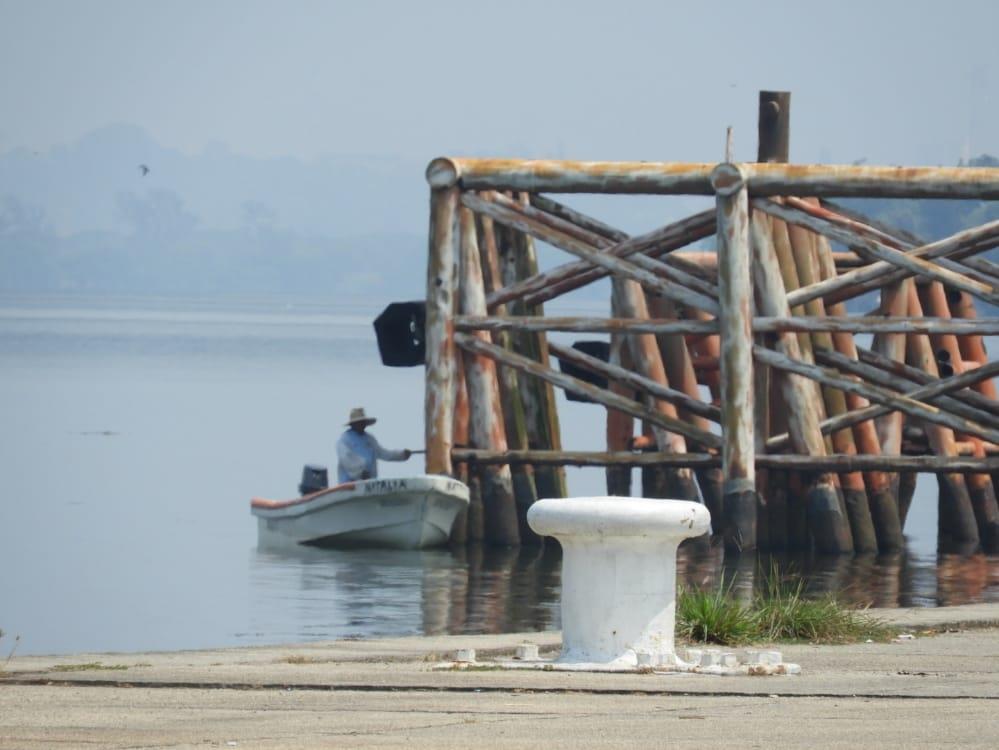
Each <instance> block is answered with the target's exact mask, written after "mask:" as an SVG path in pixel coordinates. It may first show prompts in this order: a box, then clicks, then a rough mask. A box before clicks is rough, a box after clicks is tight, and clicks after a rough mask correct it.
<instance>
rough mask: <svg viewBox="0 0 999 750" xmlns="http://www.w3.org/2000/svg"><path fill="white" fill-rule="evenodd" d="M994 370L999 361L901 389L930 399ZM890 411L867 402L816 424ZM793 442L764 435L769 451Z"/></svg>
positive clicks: (846, 423) (840, 423) (845, 423)
mask: <svg viewBox="0 0 999 750" xmlns="http://www.w3.org/2000/svg"><path fill="white" fill-rule="evenodd" d="M996 374H999V362H991V363H989V364H988V365H985V366H983V367H980V368H978V369H975V370H969V371H968V372H965V373H961V374H960V375H952V376H951V377H949V378H940V379H936V378H933V379H932V382H931V383H929V384H928V385H924V386H919V387H918V388H913V389H911V390H908V391H905V393H904V395H905V396H906V397H907V398H909V399H913V400H917V401H930V400H932V399H933V398H934V397H936V396H939V395H940V394H944V393H950V392H952V391H957V390H959V389H961V388H967V387H968V386H970V385H972V384H973V383H975V382H977V381H979V380H982V379H984V378H990V377H993V376H994V375H996ZM891 411H895V409H894V408H893V407H891V406H884V405H873V406H868V407H866V408H863V409H857V410H854V411H850V412H847V413H846V414H841V415H839V416H837V417H832V418H830V419H826V420H824V421H823V422H822V424H821V425H820V429H821V430H822V432H823V433H829V432H832V431H833V430H841V429H843V428H844V427H850V426H852V425H854V424H857V423H858V422H862V421H864V420H867V419H875V418H877V417H879V416H881V415H883V414H888V413H889V412H891ZM901 433H902V430H901V429H900V430H899V445H900V446H901V439H902V434H901ZM793 445H794V442H793V440H792V438H791V436H790V435H789V434H787V433H784V434H780V435H774V436H773V437H771V438H768V439H767V450H768V451H770V452H776V451H782V450H785V449H787V448H788V446H793ZM882 454H883V455H888V454H887V453H886V451H884V449H882Z"/></svg>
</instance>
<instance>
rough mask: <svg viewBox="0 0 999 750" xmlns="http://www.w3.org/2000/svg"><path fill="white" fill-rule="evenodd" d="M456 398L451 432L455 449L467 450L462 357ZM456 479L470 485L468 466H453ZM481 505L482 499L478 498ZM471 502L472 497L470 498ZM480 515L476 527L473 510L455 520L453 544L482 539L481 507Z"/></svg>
mask: <svg viewBox="0 0 999 750" xmlns="http://www.w3.org/2000/svg"><path fill="white" fill-rule="evenodd" d="M454 365H455V396H454V423H453V424H454V428H453V429H452V431H451V435H452V436H453V440H454V445H455V447H459V448H465V447H467V446H468V388H467V387H466V386H465V368H464V367H463V366H462V364H461V357H455V362H454ZM452 468H453V471H454V476H455V478H456V479H458V480H460V481H462V482H464V483H465V484H468V480H469V477H468V466H467V464H458V465H456V466H453V467H452ZM478 499H479V501H480V503H481V498H478ZM469 500H471V497H470V498H469ZM477 510H478V513H477V514H475V516H474V521H475V522H476V523H475V524H474V525H473V524H470V521H471V520H473V514H472V513H471V508H465V509H464V510H462V511H461V512H460V513H459V514H458V517H457V518H455V520H454V526H452V527H451V544H452V545H455V546H460V545H463V544H466V543H467V542H468V541H469V540H470V539H473V540H475V541H480V540H481V539H482V513H481V510H482V508H481V505H480V506H479V507H478V508H477Z"/></svg>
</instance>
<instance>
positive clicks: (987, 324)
mask: <svg viewBox="0 0 999 750" xmlns="http://www.w3.org/2000/svg"><path fill="white" fill-rule="evenodd" d="M455 329H456V330H459V331H513V330H523V331H568V332H572V333H655V334H686V335H692V336H700V335H712V334H716V333H718V324H717V322H716V321H714V320H674V319H656V318H642V319H638V318H590V317H544V316H509V315H507V316H504V315H493V316H488V317H474V316H468V315H460V316H458V317H456V318H455ZM783 331H791V332H803V333H922V334H956V335H978V336H997V335H999V319H997V318H978V319H974V320H971V319H966V318H886V317H884V316H883V315H846V316H840V317H836V316H828V317H822V318H809V317H792V318H766V317H761V318H753V332H754V333H779V332H783Z"/></svg>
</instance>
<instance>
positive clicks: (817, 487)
mask: <svg viewBox="0 0 999 750" xmlns="http://www.w3.org/2000/svg"><path fill="white" fill-rule="evenodd" d="M806 503H807V506H806V507H807V513H808V528H809V530H810V531H811V532H812V539H813V540H814V542H815V551H816V552H818V553H820V554H830V555H839V554H844V553H847V552H852V551H853V539H852V537H851V536H850V525H849V523H848V521H847V519H846V516H845V514H844V513H843V500H842V498H841V497H840V495H839V490H837V488H836V487H835V486H833V484H832V483H831V482H821V481H820V482H815V483H814V484H812V486H811V487H809V488H808V495H807V500H806Z"/></svg>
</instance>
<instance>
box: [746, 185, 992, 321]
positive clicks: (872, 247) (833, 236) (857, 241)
mask: <svg viewBox="0 0 999 750" xmlns="http://www.w3.org/2000/svg"><path fill="white" fill-rule="evenodd" d="M753 208H754V209H758V210H760V211H764V212H766V213H768V214H771V215H773V216H777V217H779V218H781V219H783V220H784V221H786V222H788V223H791V224H794V225H796V226H801V227H805V228H807V229H810V230H812V231H813V232H818V233H819V234H822V235H823V236H825V237H828V238H829V239H830V240H833V241H835V242H841V243H843V244H844V245H846V246H847V247H849V248H851V249H852V250H854V251H856V252H858V253H862V254H868V255H870V256H872V257H874V258H877V259H878V261H879V262H882V263H885V264H887V265H888V267H889V268H895V269H898V270H901V271H902V272H903V273H905V274H906V275H918V276H922V277H924V278H927V279H930V280H935V281H940V282H942V283H945V284H948V285H950V286H953V287H954V288H956V289H961V290H963V291H966V292H968V293H969V294H973V295H975V296H976V297H979V298H981V299H983V300H985V301H986V302H990V303H991V304H999V293H997V292H996V290H995V289H994V288H993V287H992V286H991V285H988V284H982V283H981V282H978V281H975V280H974V279H970V278H968V277H967V276H966V275H964V274H962V273H959V272H957V271H953V270H951V269H949V268H945V267H943V265H942V264H941V262H940V261H941V260H942V259H943V258H944V256H942V255H941V256H938V257H937V262H936V263H931V262H930V261H928V260H924V259H923V258H922V257H920V255H919V254H917V253H916V251H913V252H911V253H905V252H902V251H900V250H897V249H895V248H894V247H890V246H889V245H886V244H883V243H881V242H876V241H874V240H870V239H867V238H866V237H862V236H859V235H857V234H854V233H853V232H851V231H848V230H845V229H842V228H841V227H839V226H837V225H836V224H833V223H831V222H829V221H828V220H826V219H820V218H817V217H815V216H812V215H810V214H808V213H806V212H804V211H802V210H801V209H798V208H792V207H790V206H786V205H782V204H780V203H777V202H775V201H769V200H761V199H757V200H754V201H753ZM875 266H877V264H876V263H875V264H872V265H871V266H868V268H874V267H875ZM841 278H842V277H838V278H836V279H830V280H829V281H827V282H823V283H826V284H833V283H840V279H841ZM814 286H815V285H808V286H806V288H809V287H812V288H814ZM815 298H816V297H815V296H813V297H811V299H815Z"/></svg>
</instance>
